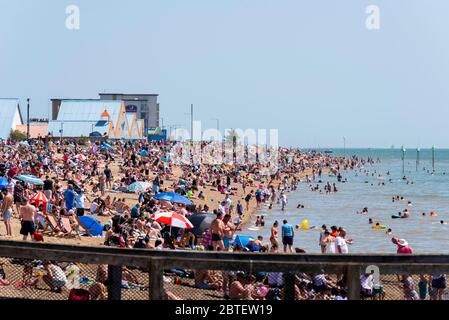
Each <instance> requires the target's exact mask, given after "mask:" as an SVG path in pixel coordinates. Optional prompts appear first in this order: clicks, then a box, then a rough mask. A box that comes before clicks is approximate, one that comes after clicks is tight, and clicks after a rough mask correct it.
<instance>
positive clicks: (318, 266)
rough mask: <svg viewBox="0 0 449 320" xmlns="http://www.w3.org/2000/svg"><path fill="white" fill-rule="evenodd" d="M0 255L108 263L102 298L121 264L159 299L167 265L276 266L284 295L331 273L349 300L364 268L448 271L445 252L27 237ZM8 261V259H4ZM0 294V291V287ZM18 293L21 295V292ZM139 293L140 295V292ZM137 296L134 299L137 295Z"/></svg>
mask: <svg viewBox="0 0 449 320" xmlns="http://www.w3.org/2000/svg"><path fill="white" fill-rule="evenodd" d="M0 257H2V258H3V259H27V260H41V261H58V262H73V263H79V264H83V265H108V271H109V272H108V274H109V281H108V284H107V290H108V299H110V300H121V299H122V290H121V289H122V284H123V283H122V280H123V270H124V267H126V268H138V269H139V270H144V271H145V276H146V277H148V278H147V279H146V282H147V284H148V285H147V286H146V289H147V292H148V293H147V296H146V298H145V299H152V300H164V299H165V298H166V293H165V290H164V289H163V288H164V271H166V270H169V269H182V268H184V269H190V270H192V269H194V270H219V271H228V270H241V271H245V272H249V273H250V274H251V273H256V272H279V273H283V276H284V279H285V288H284V290H285V294H284V298H285V299H287V300H293V299H295V275H296V274H298V273H309V274H321V273H326V274H333V275H342V276H345V278H346V290H347V297H348V299H349V300H358V299H360V292H361V281H360V277H361V275H362V274H365V273H366V272H367V271H366V270H373V266H375V268H374V269H377V270H379V272H380V274H382V275H397V276H398V277H399V275H421V274H430V275H431V274H445V273H449V255H358V254H357V255H354V254H351V255H314V254H292V255H283V254H258V253H223V252H196V251H149V250H139V249H119V248H110V247H81V246H68V245H56V244H42V243H31V242H15V241H0ZM8 261H9V260H8ZM0 298H4V297H3V296H2V292H1V291H0ZM23 298H25V299H26V298H27V297H26V296H25V297H23ZM141 298H142V297H141ZM141 298H140V299H141Z"/></svg>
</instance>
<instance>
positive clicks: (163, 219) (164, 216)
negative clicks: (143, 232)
mask: <svg viewBox="0 0 449 320" xmlns="http://www.w3.org/2000/svg"><path fill="white" fill-rule="evenodd" d="M150 218H151V219H153V220H155V221H157V222H159V223H163V224H165V225H167V226H171V227H175V228H181V229H193V224H192V223H191V222H190V221H189V220H188V219H187V218H186V217H184V216H182V215H180V214H178V213H176V212H173V211H170V212H158V213H155V214H153V215H152V216H151V217H150Z"/></svg>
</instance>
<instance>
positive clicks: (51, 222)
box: [43, 215, 61, 235]
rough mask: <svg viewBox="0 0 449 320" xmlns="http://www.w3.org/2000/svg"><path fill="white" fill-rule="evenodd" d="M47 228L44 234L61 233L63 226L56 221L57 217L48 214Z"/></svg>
mask: <svg viewBox="0 0 449 320" xmlns="http://www.w3.org/2000/svg"><path fill="white" fill-rule="evenodd" d="M47 221H48V224H47V228H46V229H45V230H44V232H43V233H44V234H46V235H55V234H56V235H58V234H60V233H61V227H60V226H59V225H58V223H57V222H56V218H55V217H54V216H52V215H48V216H47Z"/></svg>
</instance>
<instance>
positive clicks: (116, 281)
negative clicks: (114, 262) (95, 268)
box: [108, 265, 122, 301]
mask: <svg viewBox="0 0 449 320" xmlns="http://www.w3.org/2000/svg"><path fill="white" fill-rule="evenodd" d="M121 299H122V266H111V265H109V266H108V300H112V301H119V300H121Z"/></svg>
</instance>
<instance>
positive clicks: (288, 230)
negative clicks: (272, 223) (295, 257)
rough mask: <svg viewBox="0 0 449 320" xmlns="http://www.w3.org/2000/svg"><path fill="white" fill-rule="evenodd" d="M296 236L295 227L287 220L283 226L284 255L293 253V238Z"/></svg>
mask: <svg viewBox="0 0 449 320" xmlns="http://www.w3.org/2000/svg"><path fill="white" fill-rule="evenodd" d="M294 236H295V231H294V230H293V226H292V225H291V224H289V223H288V221H287V220H284V224H283V226H282V243H283V245H284V253H287V252H289V253H293V250H292V246H293V237H294Z"/></svg>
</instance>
